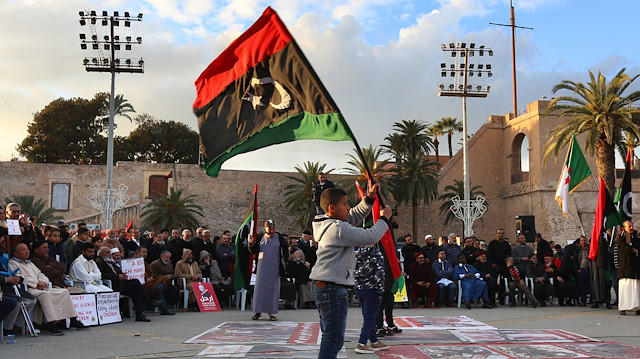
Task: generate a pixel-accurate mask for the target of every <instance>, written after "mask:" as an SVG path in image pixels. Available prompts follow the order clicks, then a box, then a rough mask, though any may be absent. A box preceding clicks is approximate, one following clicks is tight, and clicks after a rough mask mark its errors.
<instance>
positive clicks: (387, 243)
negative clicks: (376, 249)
mask: <svg viewBox="0 0 640 359" xmlns="http://www.w3.org/2000/svg"><path fill="white" fill-rule="evenodd" d="M356 188H357V189H358V193H359V194H360V197H361V198H364V197H365V192H364V190H363V189H362V187H361V186H360V184H359V183H358V181H356ZM378 196H379V195H376V200H375V202H374V203H373V208H372V209H371V214H372V215H373V222H374V223H376V222H378V220H379V219H380V199H379V198H378ZM379 243H381V244H382V248H383V250H384V256H385V258H386V259H387V261H388V262H389V267H391V274H392V275H393V280H394V283H393V287H392V289H391V293H396V292H398V291H401V290H402V288H403V287H404V276H403V275H402V271H401V270H400V262H399V261H398V257H397V256H396V246H395V244H394V241H393V237H392V236H391V228H387V232H386V233H385V234H384V236H382V239H381V240H380V242H379Z"/></svg>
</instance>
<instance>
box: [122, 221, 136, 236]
mask: <svg viewBox="0 0 640 359" xmlns="http://www.w3.org/2000/svg"><path fill="white" fill-rule="evenodd" d="M134 219H135V218H131V222H129V224H127V228H125V229H124V231H125V232H127V233H129V230H130V229H131V227H133V220H134Z"/></svg>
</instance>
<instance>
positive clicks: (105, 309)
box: [96, 292, 122, 325]
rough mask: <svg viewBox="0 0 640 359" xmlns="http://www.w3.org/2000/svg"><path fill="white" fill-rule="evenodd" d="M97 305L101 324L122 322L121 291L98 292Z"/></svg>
mask: <svg viewBox="0 0 640 359" xmlns="http://www.w3.org/2000/svg"><path fill="white" fill-rule="evenodd" d="M96 307H97V310H98V319H99V320H100V325H103V324H110V323H117V322H121V321H122V318H121V317H120V292H106V293H97V294H96Z"/></svg>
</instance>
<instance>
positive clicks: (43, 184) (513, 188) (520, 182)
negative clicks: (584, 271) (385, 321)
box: [0, 101, 640, 245]
mask: <svg viewBox="0 0 640 359" xmlns="http://www.w3.org/2000/svg"><path fill="white" fill-rule="evenodd" d="M547 104H548V102H545V101H536V102H533V103H531V104H529V105H527V111H526V112H525V113H524V114H522V115H521V116H518V117H513V116H512V115H511V114H507V115H505V116H490V117H489V119H488V121H487V123H485V124H484V125H483V126H482V127H481V128H480V129H479V130H478V131H477V132H476V133H475V134H474V135H473V136H472V137H471V139H470V140H469V163H470V174H471V184H472V186H475V185H480V186H482V188H483V191H484V192H485V198H486V200H487V201H488V203H489V207H488V210H487V212H486V213H485V215H484V217H483V218H482V219H481V220H479V221H476V223H475V224H474V231H475V233H476V235H477V236H478V237H479V238H480V239H483V240H486V241H489V240H491V239H493V238H494V237H495V230H496V229H497V228H504V229H505V231H506V233H507V236H508V237H509V238H510V239H512V240H513V239H515V231H516V225H515V216H518V215H533V216H535V225H536V230H537V231H538V232H541V233H542V234H543V235H544V236H545V238H547V239H550V240H555V241H556V242H558V243H561V244H563V243H566V241H567V240H570V239H575V238H577V237H578V236H579V235H581V234H583V233H585V234H587V235H589V234H590V233H591V228H592V226H593V218H594V215H595V208H596V198H597V190H598V189H597V186H596V182H595V180H589V181H587V182H586V183H585V184H584V185H582V186H581V187H580V188H579V189H577V190H576V191H575V192H574V193H573V194H572V195H571V196H570V203H569V207H570V208H569V217H568V218H567V217H565V216H564V215H563V214H562V212H561V210H560V208H559V206H558V204H557V203H556V201H555V199H554V194H555V189H556V186H557V183H558V178H559V177H560V172H561V168H562V163H563V161H564V156H565V154H566V149H565V150H563V151H562V152H561V155H560V157H558V158H557V159H554V158H551V159H550V160H549V161H548V162H547V164H546V166H544V167H543V165H542V161H543V148H544V145H545V144H546V141H547V134H548V133H549V132H550V131H551V130H552V129H553V128H554V127H555V126H557V125H558V124H559V123H561V121H563V119H562V118H559V117H557V116H555V115H549V116H544V117H543V116H542V113H543V112H544V109H545V108H546V106H547ZM471 116H473V115H472V114H471ZM524 136H526V138H527V139H528V141H529V146H528V148H522V147H523V146H520V145H519V144H520V143H521V141H522V138H523V137H524ZM579 142H580V143H581V144H584V138H579ZM521 150H522V151H528V152H529V167H530V170H529V172H528V173H523V174H520V173H519V171H520V167H519V165H520V151H521ZM587 160H588V162H589V165H590V167H591V169H592V171H593V172H594V178H597V169H596V166H595V160H594V159H593V158H590V157H587ZM462 162H463V158H462V151H459V152H458V153H457V154H455V156H453V157H452V158H451V159H450V160H449V161H448V162H447V163H446V165H445V166H444V167H443V168H442V169H441V171H440V184H439V192H440V193H443V192H444V187H445V186H447V185H450V184H453V180H454V179H457V180H462V179H463V174H462ZM170 171H173V173H174V176H173V178H171V179H169V180H168V182H167V184H168V186H175V187H176V188H181V189H184V190H185V193H186V194H196V195H198V196H199V197H198V201H199V204H200V205H201V206H202V207H203V208H204V218H202V221H201V222H202V224H204V225H206V226H207V227H208V228H212V229H213V230H214V232H215V233H216V234H217V233H220V232H221V231H222V230H226V229H228V230H231V231H235V230H236V229H237V228H238V227H239V225H240V224H241V221H242V220H243V218H244V214H245V212H246V210H247V206H248V204H249V200H250V198H251V195H252V191H253V187H254V184H257V185H258V202H259V209H258V211H259V220H264V219H273V220H275V222H276V224H277V228H278V230H279V231H281V232H283V233H289V234H299V233H300V232H301V231H302V228H299V227H296V226H295V225H294V223H293V222H294V220H293V218H292V216H290V215H289V214H288V211H287V209H286V207H285V205H284V194H285V187H286V186H287V185H288V184H290V183H292V181H291V180H290V179H288V178H287V176H297V173H293V172H292V173H285V172H266V171H234V170H223V171H221V172H220V175H219V177H218V178H211V177H208V176H206V175H205V174H204V172H203V171H202V170H201V169H200V168H199V167H198V166H197V165H186V164H178V165H173V164H153V163H138V162H118V163H117V165H116V166H115V167H114V181H113V183H114V187H117V186H118V185H120V184H124V185H126V186H128V187H129V189H128V191H127V194H128V195H129V196H130V200H129V202H128V204H127V206H126V207H125V208H124V209H123V210H120V211H118V212H116V213H115V214H114V227H117V228H123V227H125V226H126V225H127V223H129V221H130V220H131V219H132V218H133V219H134V222H135V223H136V225H139V224H140V223H141V221H140V215H141V213H142V212H143V206H144V204H145V201H144V199H145V198H146V196H148V192H149V188H148V187H149V185H148V184H149V177H150V176H154V175H155V176H164V175H166V174H168V173H169V172H170ZM514 175H515V177H514ZM519 175H521V176H519ZM340 177H341V176H340V175H337V174H332V175H331V180H332V181H334V182H338V181H339V179H340ZM514 178H516V179H517V180H515V181H514ZM0 181H1V183H2V184H3V185H2V186H1V188H0V198H4V197H6V196H9V195H13V194H32V195H35V197H36V198H42V199H44V200H45V201H47V203H50V200H51V184H52V183H54V182H63V183H70V184H71V196H70V197H71V200H70V210H69V211H64V212H60V211H58V212H56V214H57V215H61V216H63V217H64V219H65V221H66V222H73V221H78V220H86V221H87V222H89V223H100V221H101V216H100V214H99V213H98V212H97V211H96V210H94V209H93V208H92V207H91V206H90V204H89V201H88V200H87V196H88V195H89V194H90V186H91V185H92V184H95V183H97V184H99V185H102V186H103V187H104V183H105V166H86V165H60V164H40V163H25V162H0ZM618 181H619V180H618ZM632 186H633V188H638V187H637V186H640V179H633V184H632ZM441 203H442V202H441V201H435V202H433V203H431V204H428V205H424V204H422V205H420V206H418V208H417V211H418V218H419V220H418V233H415V234H414V237H415V238H416V239H417V242H418V244H420V245H422V244H424V239H423V238H424V236H425V234H432V235H434V236H446V235H447V234H449V233H450V232H455V233H456V234H458V235H460V236H461V235H462V225H461V222H460V221H459V220H454V221H453V222H452V223H451V224H449V225H448V226H444V225H443V223H444V219H445V216H446V213H443V214H441V213H440V211H439V207H440V205H441ZM389 204H390V205H394V204H395V203H394V202H393V201H390V203H389ZM639 208H640V205H639V203H638V201H636V203H635V205H634V209H633V210H634V211H635V212H638V209H639ZM396 220H397V222H398V224H399V228H398V229H397V230H396V231H395V234H396V236H399V235H401V234H405V233H410V232H411V231H412V223H411V220H412V208H411V207H410V206H406V205H403V206H399V207H398V216H397V217H396Z"/></svg>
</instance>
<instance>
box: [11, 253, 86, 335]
mask: <svg viewBox="0 0 640 359" xmlns="http://www.w3.org/2000/svg"><path fill="white" fill-rule="evenodd" d="M29 254H30V252H29V248H28V247H27V245H26V244H24V243H21V244H18V245H17V246H16V247H15V250H14V252H13V255H14V257H13V258H11V260H10V261H9V268H10V269H11V271H15V270H16V269H19V271H18V273H17V275H18V276H19V277H22V278H23V283H24V284H26V285H27V290H28V291H29V293H31V294H32V295H33V296H34V297H36V298H37V299H38V303H40V306H41V307H42V312H43V314H44V318H46V320H47V322H48V323H47V325H48V329H49V334H51V335H63V334H64V333H63V332H62V331H61V330H60V328H58V327H57V325H56V322H57V321H60V320H64V319H70V321H71V326H72V327H73V328H75V329H87V328H86V327H85V326H84V325H83V324H82V323H80V322H79V321H78V320H77V319H76V317H77V316H78V313H76V310H75V308H74V307H73V302H72V301H71V295H70V294H69V291H68V290H66V289H64V288H58V287H51V288H50V287H49V284H50V281H49V278H47V276H45V275H44V274H42V272H41V271H40V269H39V268H38V267H36V265H35V264H33V263H32V262H31V261H29V259H28V258H29ZM38 319H43V318H38ZM41 321H42V322H43V320H41Z"/></svg>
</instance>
